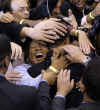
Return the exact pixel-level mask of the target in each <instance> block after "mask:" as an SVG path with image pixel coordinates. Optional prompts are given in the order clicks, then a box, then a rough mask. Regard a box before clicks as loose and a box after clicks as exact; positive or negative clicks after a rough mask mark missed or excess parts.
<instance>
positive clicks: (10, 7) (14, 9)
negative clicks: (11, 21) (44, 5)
mask: <svg viewBox="0 0 100 110" xmlns="http://www.w3.org/2000/svg"><path fill="white" fill-rule="evenodd" d="M2 10H3V11H4V12H7V11H10V12H11V13H16V14H18V15H19V16H20V17H22V18H23V19H25V18H29V5H28V0H2Z"/></svg>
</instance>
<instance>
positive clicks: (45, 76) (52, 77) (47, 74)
mask: <svg viewBox="0 0 100 110" xmlns="http://www.w3.org/2000/svg"><path fill="white" fill-rule="evenodd" d="M56 79H57V73H54V72H53V71H50V70H46V71H44V70H42V80H45V81H47V82H48V84H49V85H53V84H54V83H55V81H56Z"/></svg>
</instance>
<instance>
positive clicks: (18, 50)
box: [11, 42, 22, 60]
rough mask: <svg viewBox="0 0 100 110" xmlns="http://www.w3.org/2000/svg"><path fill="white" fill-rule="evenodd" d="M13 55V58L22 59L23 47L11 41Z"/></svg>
mask: <svg viewBox="0 0 100 110" xmlns="http://www.w3.org/2000/svg"><path fill="white" fill-rule="evenodd" d="M11 50H12V56H11V59H15V60H16V59H20V58H21V56H22V48H21V46H19V45H18V44H16V43H14V42H11Z"/></svg>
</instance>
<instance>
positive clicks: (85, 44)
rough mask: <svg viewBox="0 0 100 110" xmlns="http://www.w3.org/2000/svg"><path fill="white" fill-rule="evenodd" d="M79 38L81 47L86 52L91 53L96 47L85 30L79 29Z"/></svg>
mask: <svg viewBox="0 0 100 110" xmlns="http://www.w3.org/2000/svg"><path fill="white" fill-rule="evenodd" d="M78 40H79V46H80V49H81V50H82V51H83V52H84V54H89V53H90V52H91V49H95V48H94V47H93V45H92V44H91V42H90V41H89V39H88V37H87V35H86V33H85V32H84V31H79V33H78Z"/></svg>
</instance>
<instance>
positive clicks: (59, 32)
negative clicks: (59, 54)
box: [54, 28, 65, 36]
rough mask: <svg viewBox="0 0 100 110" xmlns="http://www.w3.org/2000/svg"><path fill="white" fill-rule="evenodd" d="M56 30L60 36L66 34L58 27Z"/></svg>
mask: <svg viewBox="0 0 100 110" xmlns="http://www.w3.org/2000/svg"><path fill="white" fill-rule="evenodd" d="M54 31H55V32H56V33H57V34H58V35H60V36H65V34H64V33H63V32H62V31H60V30H59V29H57V28H55V29H54Z"/></svg>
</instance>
